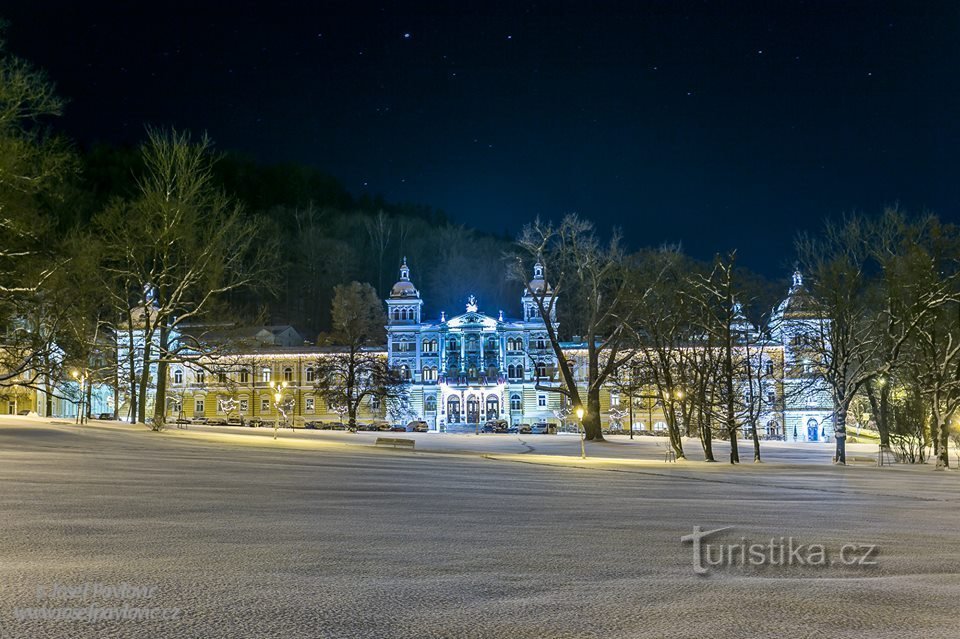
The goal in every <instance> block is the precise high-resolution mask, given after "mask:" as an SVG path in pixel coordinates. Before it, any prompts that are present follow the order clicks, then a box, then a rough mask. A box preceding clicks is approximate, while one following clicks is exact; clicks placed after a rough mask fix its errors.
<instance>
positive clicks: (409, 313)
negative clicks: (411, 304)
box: [390, 308, 417, 322]
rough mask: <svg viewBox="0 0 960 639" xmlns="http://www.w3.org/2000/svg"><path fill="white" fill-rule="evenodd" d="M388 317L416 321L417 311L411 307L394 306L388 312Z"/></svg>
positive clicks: (403, 320)
mask: <svg viewBox="0 0 960 639" xmlns="http://www.w3.org/2000/svg"><path fill="white" fill-rule="evenodd" d="M390 319H392V320H397V321H402V322H405V321H407V320H410V321H416V319H417V312H416V310H415V309H413V308H395V309H393V311H391V313H390Z"/></svg>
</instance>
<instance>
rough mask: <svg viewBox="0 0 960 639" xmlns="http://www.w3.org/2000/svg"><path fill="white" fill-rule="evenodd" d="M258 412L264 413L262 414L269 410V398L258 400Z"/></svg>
mask: <svg viewBox="0 0 960 639" xmlns="http://www.w3.org/2000/svg"><path fill="white" fill-rule="evenodd" d="M260 410H261V412H264V413H265V412H267V411H269V410H270V398H269V397H261V398H260Z"/></svg>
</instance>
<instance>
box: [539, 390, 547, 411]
mask: <svg viewBox="0 0 960 639" xmlns="http://www.w3.org/2000/svg"><path fill="white" fill-rule="evenodd" d="M546 405H547V396H546V395H544V394H543V393H541V394H539V395H537V406H539V407H540V408H544V407H546Z"/></svg>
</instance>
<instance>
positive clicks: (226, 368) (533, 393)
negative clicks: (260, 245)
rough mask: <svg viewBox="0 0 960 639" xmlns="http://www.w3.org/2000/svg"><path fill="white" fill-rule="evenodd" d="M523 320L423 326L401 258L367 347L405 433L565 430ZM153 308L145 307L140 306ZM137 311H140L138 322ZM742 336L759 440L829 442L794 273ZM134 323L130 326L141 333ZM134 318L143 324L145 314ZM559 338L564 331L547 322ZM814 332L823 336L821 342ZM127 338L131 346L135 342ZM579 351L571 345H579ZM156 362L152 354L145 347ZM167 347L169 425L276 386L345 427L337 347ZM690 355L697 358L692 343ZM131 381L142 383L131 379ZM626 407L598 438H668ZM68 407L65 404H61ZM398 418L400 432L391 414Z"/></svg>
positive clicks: (120, 359)
mask: <svg viewBox="0 0 960 639" xmlns="http://www.w3.org/2000/svg"><path fill="white" fill-rule="evenodd" d="M531 275H532V278H531V280H530V282H529V285H530V288H531V289H532V290H534V291H537V292H538V293H541V292H543V293H545V294H546V297H547V301H548V303H549V302H550V301H552V302H553V303H554V305H556V304H557V303H558V302H559V300H557V299H555V298H554V297H553V291H552V289H551V287H550V284H549V282H548V279H547V276H546V273H545V271H544V268H543V265H542V264H539V263H537V264H535V265H534V267H533V272H532V274H531ZM520 301H521V308H522V316H521V317H519V318H510V317H504V314H503V312H502V311H497V312H496V313H485V312H482V311H481V310H480V303H479V302H478V300H476V299H475V298H474V297H473V296H469V297H468V298H467V302H466V305H465V309H464V312H463V313H460V314H458V315H454V316H451V317H447V314H446V313H445V312H440V314H439V317H434V318H432V319H427V318H424V317H423V316H422V314H423V306H424V300H423V299H422V298H421V297H420V292H419V291H418V290H417V288H416V286H415V285H414V283H413V281H412V279H411V276H410V269H409V267H408V266H407V264H406V261H405V260H404V262H403V264H402V265H401V267H400V279H399V280H398V281H397V282H396V284H394V286H393V287H392V288H391V290H390V294H389V296H388V297H387V299H386V300H385V301H384V302H385V305H386V312H387V326H386V332H387V344H386V347H385V348H383V347H381V348H374V349H371V351H372V352H375V353H379V354H380V355H381V356H382V357H385V358H387V360H388V362H389V364H390V365H391V366H392V367H394V368H395V369H396V370H397V371H398V372H399V374H400V375H401V376H402V377H403V378H404V379H405V380H407V381H408V382H409V386H408V401H407V402H405V403H404V417H403V418H402V419H403V420H404V421H406V420H408V419H419V420H423V421H426V422H427V424H428V427H429V429H430V430H431V431H434V432H440V431H456V430H466V431H470V432H472V431H473V430H474V429H476V428H478V427H480V426H481V425H483V424H485V423H486V422H488V421H499V420H502V421H505V422H506V423H507V424H509V425H510V426H522V425H523V424H531V425H533V424H538V423H546V424H550V425H553V426H556V427H562V426H563V425H564V422H570V417H569V416H570V412H571V411H570V408H571V407H570V406H568V405H567V402H566V400H565V398H564V396H563V395H561V394H560V393H559V392H556V391H555V390H554V389H557V388H559V386H560V383H561V382H560V378H559V375H558V371H557V361H556V355H555V353H554V351H553V348H552V346H551V344H550V340H549V337H548V334H547V326H546V324H545V323H544V319H543V318H542V317H541V316H540V314H539V312H538V310H537V305H536V303H535V302H534V299H533V298H532V296H530V295H529V293H528V292H527V289H526V288H524V289H523V292H522V294H521V298H520ZM148 306H149V305H148ZM140 312H141V313H143V312H144V311H140ZM737 313H738V317H739V319H738V321H737V326H736V331H737V333H738V336H739V338H740V339H741V340H742V341H743V343H750V344H752V345H754V346H757V345H760V346H761V348H759V349H754V352H755V353H756V355H755V356H756V357H759V358H762V362H760V364H762V366H763V367H764V369H765V370H766V371H767V372H768V375H767V376H766V378H765V380H764V381H763V384H762V386H761V387H759V388H756V389H754V390H755V392H756V394H759V395H760V398H759V399H758V400H757V401H759V402H760V403H761V405H762V410H761V411H760V419H759V420H758V427H759V429H760V432H761V434H762V435H764V436H766V437H772V438H778V439H786V440H788V441H824V440H830V439H832V437H833V433H834V424H833V422H832V416H833V413H834V410H833V406H832V399H831V395H830V392H829V388H828V387H827V386H826V385H825V383H824V382H823V380H822V379H820V378H819V376H818V374H817V371H816V362H815V355H814V353H813V349H812V348H811V343H812V339H813V337H814V336H818V335H821V334H826V333H828V331H829V326H824V325H823V324H822V323H821V320H820V319H818V317H817V313H816V312H815V309H814V305H813V304H812V300H811V299H810V297H809V294H808V293H807V291H806V289H805V288H804V285H803V278H802V277H801V275H800V273H795V274H794V275H793V281H792V284H791V286H790V289H789V292H788V293H787V296H786V298H785V299H784V300H783V301H782V302H781V303H780V304H779V305H778V306H777V308H776V309H775V310H774V313H773V316H772V321H771V327H770V330H769V333H767V334H761V333H760V331H759V330H758V329H757V328H756V327H754V326H753V325H752V324H750V322H749V321H748V320H747V319H746V317H744V316H743V314H742V312H740V310H739V308H738V309H737ZM137 317H138V316H137V315H136V314H134V318H135V321H136V319H137ZM139 317H140V320H139V321H140V322H141V323H142V321H143V319H145V318H144V317H143V316H139ZM553 328H554V329H558V328H559V327H558V326H557V325H556V324H554V327H553ZM821 331H822V332H823V333H821ZM131 335H132V343H131ZM575 339H578V338H575ZM144 347H145V339H144V331H143V329H142V326H138V325H136V324H135V325H134V327H133V330H132V331H130V330H121V331H120V333H118V335H117V344H116V355H117V365H118V379H119V384H118V386H119V388H118V389H116V390H115V391H114V389H109V388H106V387H104V386H102V385H98V386H97V388H96V393H95V394H94V397H93V398H92V399H93V402H94V409H93V412H94V414H99V413H111V412H113V410H114V404H115V403H118V406H117V412H118V414H119V415H120V417H121V418H129V415H128V412H129V406H130V397H129V395H130V391H131V389H130V385H129V370H128V368H129V367H128V364H127V362H128V355H129V353H130V352H131V348H132V349H133V351H134V353H135V354H137V355H142V352H143V349H144ZM153 347H154V350H155V347H156V344H154V345H153ZM171 348H180V349H182V352H181V356H182V357H181V358H180V361H176V362H172V363H171V364H170V366H169V371H168V375H169V378H168V384H167V391H168V394H167V403H168V405H167V409H168V410H167V414H168V416H169V418H170V419H174V418H177V417H179V418H184V419H194V418H198V417H205V418H208V419H215V420H216V419H221V420H224V421H225V420H226V419H228V418H240V417H242V418H243V419H244V420H245V421H246V420H250V419H260V420H264V421H272V420H274V419H276V418H277V416H278V411H277V403H276V402H275V401H274V393H275V390H274V388H273V387H274V386H275V385H276V384H278V383H279V384H281V385H283V386H284V388H283V389H282V391H281V393H282V396H283V399H282V401H281V405H282V406H283V412H282V415H281V417H282V418H283V419H284V420H285V421H289V422H293V423H294V424H295V425H304V424H306V423H308V422H324V423H329V422H340V421H342V420H343V415H342V413H340V412H337V410H335V408H336V407H330V406H327V405H325V403H324V401H323V398H322V396H321V394H320V393H319V392H318V389H317V388H316V376H315V371H316V365H317V362H318V361H319V360H320V359H321V358H323V357H329V356H331V355H332V354H335V353H337V352H339V351H340V349H339V348H337V347H329V346H324V347H320V346H312V345H309V344H308V343H306V342H305V340H304V339H303V337H302V336H301V335H300V334H299V333H298V332H297V331H296V330H295V329H294V328H293V327H291V326H286V325H278V326H258V327H235V326H204V327H198V326H194V327H189V328H184V329H182V330H180V331H177V332H174V333H173V334H172V337H171ZM561 348H562V350H563V352H564V354H565V356H566V358H567V360H568V361H570V362H571V363H572V364H573V366H574V371H575V377H576V378H577V379H578V381H581V382H582V380H583V379H584V378H585V376H584V375H583V370H582V364H581V362H582V361H583V359H584V358H583V357H582V354H583V352H584V350H585V348H586V345H585V344H583V343H579V342H577V341H574V342H568V343H563V344H561ZM688 348H701V347H700V346H698V345H696V344H691V345H690V346H689V347H688ZM136 374H137V375H138V376H141V375H143V374H144V371H143V370H140V369H139V368H138V369H137V371H136ZM146 375H147V389H148V393H147V395H148V397H147V411H146V414H147V415H148V416H152V414H153V402H154V395H155V389H156V379H155V376H156V364H151V365H150V366H149V367H148V369H147V371H146ZM65 384H66V386H65V390H64V392H60V393H56V392H50V393H45V392H42V391H37V390H34V389H31V388H26V387H22V386H16V385H14V386H10V387H8V388H5V389H0V414H12V413H17V412H24V411H31V412H36V413H39V414H40V415H50V416H64V417H69V416H72V415H75V414H76V410H77V402H75V401H71V400H70V399H69V398H70V397H73V396H76V395H77V389H76V388H67V386H69V385H70V384H74V385H75V384H76V382H66V383H65ZM650 395H652V392H647V393H638V394H637V395H636V396H635V397H630V396H627V395H625V394H623V393H622V392H620V391H619V390H618V389H617V388H616V387H614V386H613V385H610V386H608V387H607V388H605V389H603V390H602V392H601V397H600V408H601V422H602V424H603V425H604V426H610V425H615V426H621V425H622V427H623V428H625V429H626V428H629V427H630V424H629V419H628V417H627V416H628V414H629V413H630V411H629V410H628V409H629V406H630V403H631V402H632V403H633V407H634V410H633V411H632V413H633V423H632V426H633V428H634V429H635V430H646V431H659V430H664V429H666V427H667V425H666V417H665V413H664V411H663V410H662V409H661V407H660V406H659V405H658V404H656V403H655V402H653V401H650V399H649V396H650ZM64 398H68V399H64ZM389 408H390V407H389V406H385V405H383V404H382V403H381V402H379V401H378V400H377V399H376V398H369V399H367V400H365V401H364V403H363V405H362V406H361V407H360V411H359V415H358V418H359V420H360V421H361V422H370V421H375V420H384V419H387V418H388V416H390V415H391V411H390V410H388V409H389ZM393 419H394V421H397V420H398V418H397V417H396V411H394V412H393Z"/></svg>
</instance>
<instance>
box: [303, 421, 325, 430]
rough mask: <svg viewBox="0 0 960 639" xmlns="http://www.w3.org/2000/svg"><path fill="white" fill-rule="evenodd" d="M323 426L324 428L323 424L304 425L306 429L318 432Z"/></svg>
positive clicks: (311, 423) (307, 423)
mask: <svg viewBox="0 0 960 639" xmlns="http://www.w3.org/2000/svg"><path fill="white" fill-rule="evenodd" d="M321 426H323V422H305V423H304V425H303V427H304V428H308V429H310V430H318V429H320V427H321Z"/></svg>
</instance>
